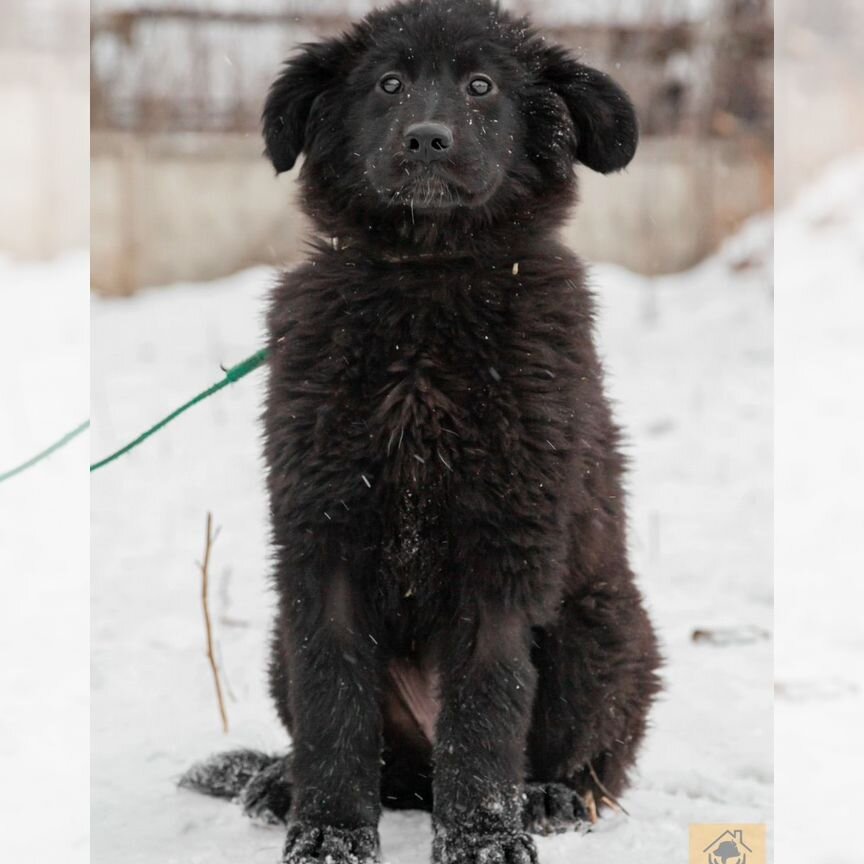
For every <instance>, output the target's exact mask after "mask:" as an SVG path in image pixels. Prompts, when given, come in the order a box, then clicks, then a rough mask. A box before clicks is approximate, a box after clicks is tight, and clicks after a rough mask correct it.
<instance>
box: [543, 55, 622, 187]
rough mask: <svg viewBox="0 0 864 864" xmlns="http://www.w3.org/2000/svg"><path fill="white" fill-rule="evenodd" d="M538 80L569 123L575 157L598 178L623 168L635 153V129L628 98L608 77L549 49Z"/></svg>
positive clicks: (568, 56)
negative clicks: (564, 107) (560, 103)
mask: <svg viewBox="0 0 864 864" xmlns="http://www.w3.org/2000/svg"><path fill="white" fill-rule="evenodd" d="M544 67H545V68H544V71H543V77H544V79H545V80H546V82H547V83H548V84H549V86H551V87H552V89H553V90H554V91H555V92H556V93H557V94H558V95H559V96H560V97H561V98H562V99H563V100H564V103H565V104H566V105H567V109H568V110H569V112H570V116H571V117H572V119H573V127H574V132H575V137H574V141H573V142H572V143H573V155H574V158H575V159H576V160H577V161H579V162H581V163H582V164H583V165H587V166H588V167H589V168H591V169H593V170H594V171H599V172H600V173H601V174H609V173H610V172H612V171H620V170H621V169H622V168H626V167H627V165H628V164H629V163H630V160H631V159H632V158H633V156H634V154H635V153H636V145H637V144H638V143H639V125H638V122H637V120H636V111H635V110H634V108H633V103H632V102H631V101H630V97H629V96H628V95H627V94H626V93H625V92H624V91H623V90H622V89H621V87H619V86H618V85H617V84H616V83H615V82H614V81H613V80H612V79H611V78H610V77H609V76H608V75H606V74H604V73H603V72H598V71H597V70H596V69H592V68H590V67H589V66H584V65H583V64H581V63H579V62H577V61H576V60H575V59H573V57H572V56H570V55H569V54H568V53H567V52H566V51H565V50H563V49H559V48H554V49H549V50H548V51H547V55H546V63H545V64H544Z"/></svg>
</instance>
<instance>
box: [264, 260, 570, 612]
mask: <svg viewBox="0 0 864 864" xmlns="http://www.w3.org/2000/svg"><path fill="white" fill-rule="evenodd" d="M337 267H338V270H337V269H336V268H337ZM511 268H512V265H510V264H508V265H506V267H505V266H501V267H492V266H490V267H488V268H479V267H471V268H468V267H465V266H464V264H463V265H462V266H457V265H451V266H437V267H435V266H431V265H429V266H424V265H421V264H410V265H407V264H406V265H404V266H403V265H399V264H393V265H389V266H386V267H382V266H378V267H375V266H372V265H364V264H363V263H362V262H357V261H353V260H351V259H350V258H348V259H346V260H339V258H338V256H332V257H328V258H326V259H324V260H321V261H316V263H315V264H311V265H309V266H308V267H307V268H305V269H304V270H303V271H301V272H300V273H297V274H294V275H292V276H290V277H288V279H287V280H286V283H285V284H284V285H283V286H282V287H281V288H280V289H279V290H278V291H277V295H276V298H275V303H274V306H273V309H272V311H271V318H270V325H271V332H272V339H273V348H274V362H273V365H272V367H271V399H270V403H271V405H270V407H269V409H268V415H269V417H268V424H267V425H268V436H269V437H270V439H271V440H270V442H269V449H270V459H271V465H272V463H274V458H275V467H276V469H277V470H279V464H280V463H283V464H284V466H285V473H286V474H287V475H289V476H290V477H291V478H292V482H293V484H294V493H295V501H297V502H298V506H300V507H302V508H303V510H304V513H303V518H304V520H305V521H306V522H307V523H310V522H311V523H315V522H316V520H326V522H325V521H321V525H322V527H323V528H325V529H328V530H329V529H332V528H333V527H335V526H334V523H342V524H344V525H347V526H350V527H351V528H353V529H357V528H358V527H360V529H361V530H363V531H364V532H366V533H368V534H370V535H371V537H370V539H371V542H373V543H376V544H378V546H379V548H380V552H381V555H382V559H383V561H382V563H383V564H384V567H385V569H387V570H390V571H392V572H393V574H394V577H395V576H396V575H397V574H398V575H399V578H400V579H402V580H407V584H404V585H401V586H400V590H404V591H405V593H406V594H407V595H408V596H411V594H413V592H414V591H422V586H423V585H424V584H425V585H428V584H432V583H434V582H435V581H436V580H435V579H434V578H433V577H434V571H435V570H436V569H437V568H439V567H440V566H442V562H443V560H444V559H445V557H446V552H447V549H446V546H447V544H448V543H449V541H450V538H452V537H453V536H454V531H455V532H456V533H458V525H459V522H460V520H461V519H464V518H474V517H475V516H479V515H480V514H483V515H485V516H487V517H488V516H490V514H493V513H494V512H503V511H505V510H506V509H507V508H508V507H509V506H511V504H512V502H509V501H508V494H509V493H510V492H511V491H513V490H516V491H519V492H520V494H524V490H526V489H535V490H536V489H537V488H538V486H539V487H542V485H543V483H544V481H545V482H546V483H547V484H548V483H549V482H554V478H555V476H556V472H558V473H560V472H559V471H558V469H559V468H560V465H561V464H562V462H563V461H564V460H566V458H567V454H568V452H569V445H570V443H571V442H570V440H569V434H570V431H569V430H570V429H571V427H572V419H573V408H574V403H575V391H574V382H576V381H578V380H579V377H580V376H579V374H578V365H579V363H578V358H576V357H574V356H573V352H572V350H571V346H572V344H573V335H574V334H573V330H574V329H575V327H576V326H577V322H576V321H575V319H574V309H575V308H576V307H575V306H574V303H573V297H572V296H571V295H572V293H573V292H572V291H569V292H568V290H567V287H566V285H565V283H564V281H563V280H561V279H558V280H550V279H543V280H536V279H535V280H533V281H532V279H531V277H530V273H529V275H528V276H525V275H522V276H521V277H520V274H519V273H518V272H517V273H514V272H513V270H512V269H511ZM346 274H347V275H348V276H349V277H350V278H347V279H346ZM538 436H542V437H540V438H539V440H538ZM277 448H278V452H276V451H277ZM317 511H320V512H317ZM361 521H362V525H361V524H360V523H361ZM419 599H420V598H418V601H419Z"/></svg>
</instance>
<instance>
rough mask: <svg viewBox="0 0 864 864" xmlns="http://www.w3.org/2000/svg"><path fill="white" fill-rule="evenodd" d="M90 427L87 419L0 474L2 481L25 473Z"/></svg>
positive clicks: (0, 481)
mask: <svg viewBox="0 0 864 864" xmlns="http://www.w3.org/2000/svg"><path fill="white" fill-rule="evenodd" d="M89 428H90V421H89V420H87V421H86V422H84V423H82V424H81V425H80V426H78V427H77V428H75V429H73V430H72V431H71V432H67V433H66V434H65V435H64V436H63V437H62V438H61V439H60V440H59V441H55V442H54V443H53V444H52V445H51V446H50V447H46V448H45V449H44V450H43V451H42V452H41V453H37V454H36V455H35V456H34V457H33V458H32V459H28V460H27V461H26V462H22V463H21V464H20V465H18V466H17V467H15V468H13V469H12V470H11V471H6V472H5V473H3V474H0V483H5V482H6V481H7V480H11V479H12V478H13V477H17V476H18V475H19V474H23V473H24V472H25V471H26V470H27V469H28V468H32V467H33V466H34V465H38V464H39V463H40V462H42V461H43V460H45V459H47V458H48V457H49V456H50V455H51V454H52V453H56V452H57V451H58V450H59V449H60V448H61V447H65V446H66V445H67V444H68V443H69V442H70V441H73V440H74V439H75V438H77V437H78V436H79V435H82V434H83V433H84V432H86V431H87V430H88V429H89Z"/></svg>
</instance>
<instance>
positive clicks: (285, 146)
mask: <svg viewBox="0 0 864 864" xmlns="http://www.w3.org/2000/svg"><path fill="white" fill-rule="evenodd" d="M343 49H344V45H342V44H341V43H340V42H339V41H338V40H335V39H331V40H327V41H324V42H309V43H307V44H305V45H302V46H300V49H299V52H298V53H297V54H296V55H295V56H294V57H292V58H290V59H289V60H287V61H286V62H285V68H284V70H283V72H282V74H281V75H280V76H279V77H278V78H277V79H276V80H275V81H274V82H273V85H272V86H271V87H270V92H269V93H268V95H267V101H266V102H265V104H264V112H263V114H262V115H261V123H262V126H263V131H264V142H265V144H266V152H267V155H268V156H269V157H270V161H271V162H272V163H273V167H274V168H275V169H276V173H277V174H281V173H282V172H283V171H290V170H291V169H292V168H293V167H294V163H295V162H296V161H297V157H298V156H299V155H300V153H301V151H302V150H303V146H304V144H305V142H306V125H307V123H308V121H309V116H310V114H311V113H312V106H313V105H314V103H315V100H316V99H317V98H318V96H319V95H320V94H321V93H323V92H324V90H326V89H327V87H328V86H329V85H330V84H331V83H332V82H333V81H334V80H335V78H336V74H337V67H338V64H339V61H340V59H341V54H342V51H343Z"/></svg>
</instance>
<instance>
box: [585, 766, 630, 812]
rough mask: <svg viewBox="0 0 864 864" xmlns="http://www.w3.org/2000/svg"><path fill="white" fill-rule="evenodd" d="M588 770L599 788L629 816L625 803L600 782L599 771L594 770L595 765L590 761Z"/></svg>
mask: <svg viewBox="0 0 864 864" xmlns="http://www.w3.org/2000/svg"><path fill="white" fill-rule="evenodd" d="M588 771H589V773H590V774H591V779H592V780H593V781H594V782H595V783H596V784H597V788H598V789H599V790H600V791H601V792H602V793H603V794H604V795H605V796H606V797H607V798H608V799H609V801H610V802H611V803H612V804H613V805H614V806H615V807H617V808H618V809H619V810H620V811H621V812H622V813H623V814H624V815H625V816H629V815H630V814H629V813H628V812H627V810H626V808H625V807H624V805H623V804H622V803H621V802H620V801H619V800H618V799H617V798H616V797H615V796H614V795H613V794H612V793H611V792H610V791H609V790H608V789H607V788H606V787H605V786H604V785H603V784H602V783H601V782H600V778H599V777H598V776H597V772H596V771H595V770H594V766H593V765H592V764H591V763H590V762H589V763H588Z"/></svg>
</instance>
